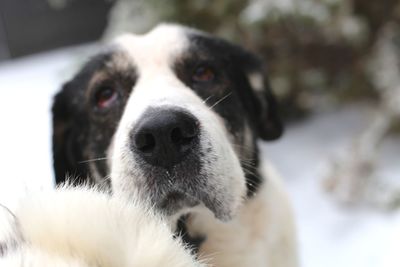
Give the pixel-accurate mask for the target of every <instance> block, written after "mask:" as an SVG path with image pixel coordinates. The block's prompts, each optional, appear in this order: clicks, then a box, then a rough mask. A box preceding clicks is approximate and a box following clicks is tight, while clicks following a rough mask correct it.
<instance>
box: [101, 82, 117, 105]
mask: <svg viewBox="0 0 400 267" xmlns="http://www.w3.org/2000/svg"><path fill="white" fill-rule="evenodd" d="M117 96H118V93H117V90H116V89H114V88H113V87H107V86H105V87H101V88H99V89H98V90H97V92H96V94H95V103H96V107H97V108H99V109H105V108H109V107H111V106H112V105H113V104H114V102H115V101H116V100H117Z"/></svg>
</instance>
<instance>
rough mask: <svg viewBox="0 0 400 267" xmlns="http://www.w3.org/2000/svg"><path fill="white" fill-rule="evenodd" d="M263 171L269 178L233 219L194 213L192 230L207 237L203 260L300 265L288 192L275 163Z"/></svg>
mask: <svg viewBox="0 0 400 267" xmlns="http://www.w3.org/2000/svg"><path fill="white" fill-rule="evenodd" d="M261 171H262V174H263V176H264V177H266V178H267V181H266V182H265V183H264V184H263V185H262V187H261V188H259V189H258V190H259V191H258V193H257V195H256V196H254V197H253V198H252V199H250V200H248V201H247V202H246V205H244V206H243V207H242V208H241V209H240V211H239V214H238V216H236V217H235V218H234V219H233V220H231V221H229V222H227V223H223V222H220V221H217V220H215V218H213V216H212V214H210V213H209V212H208V213H205V212H204V211H202V212H201V213H198V214H197V213H193V214H192V215H191V217H190V219H189V223H188V229H191V230H190V231H189V233H190V234H192V235H195V236H196V235H200V236H201V235H206V236H207V239H206V241H205V243H204V244H203V245H202V246H201V248H200V251H199V255H200V259H201V258H202V257H203V256H204V257H206V258H208V259H210V261H209V262H210V264H211V265H212V266H218V267H244V266H252V267H262V266H264V267H295V266H297V263H298V261H297V250H296V247H297V244H296V239H295V236H296V234H295V227H294V224H293V217H292V210H291V206H290V204H289V202H288V198H287V195H286V192H285V191H284V189H283V185H282V183H281V181H280V177H279V176H278V174H277V173H276V172H275V170H274V169H273V168H272V166H269V165H267V164H264V166H262V169H261ZM209 255H212V257H210V256H209Z"/></svg>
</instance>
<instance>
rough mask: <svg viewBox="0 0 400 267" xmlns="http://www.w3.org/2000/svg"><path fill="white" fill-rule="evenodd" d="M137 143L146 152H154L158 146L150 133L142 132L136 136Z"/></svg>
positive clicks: (138, 147) (137, 146)
mask: <svg viewBox="0 0 400 267" xmlns="http://www.w3.org/2000/svg"><path fill="white" fill-rule="evenodd" d="M135 145H136V148H137V149H139V150H140V151H142V152H144V153H148V152H152V151H153V150H154V148H155V147H156V139H155V138H154V136H153V135H152V134H150V133H140V134H138V135H137V136H136V140H135Z"/></svg>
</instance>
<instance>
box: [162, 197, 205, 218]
mask: <svg viewBox="0 0 400 267" xmlns="http://www.w3.org/2000/svg"><path fill="white" fill-rule="evenodd" d="M199 204H200V200H198V199H196V198H194V197H193V196H190V195H188V194H187V193H185V192H182V191H171V192H168V193H167V194H166V195H165V197H162V198H161V199H160V200H159V201H157V203H156V207H157V208H158V209H159V210H161V211H163V213H164V214H165V215H167V216H173V215H175V214H177V213H179V212H180V211H182V210H185V209H190V208H193V207H195V206H197V205H199Z"/></svg>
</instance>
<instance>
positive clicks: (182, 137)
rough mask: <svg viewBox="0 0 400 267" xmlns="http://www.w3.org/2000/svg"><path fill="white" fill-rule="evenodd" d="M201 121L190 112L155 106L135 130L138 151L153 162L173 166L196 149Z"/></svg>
mask: <svg viewBox="0 0 400 267" xmlns="http://www.w3.org/2000/svg"><path fill="white" fill-rule="evenodd" d="M198 135H199V121H198V120H197V119H196V118H195V117H194V116H193V115H192V114H190V113H189V112H186V111H182V110H176V109H155V110H154V109H152V110H148V111H146V112H145V113H144V115H143V116H142V118H141V119H140V120H139V122H138V123H137V125H136V126H135V127H134V130H133V133H132V135H131V136H132V137H131V139H132V146H133V148H134V151H135V153H137V154H139V155H140V156H142V158H143V159H144V160H145V161H146V162H147V163H149V164H151V165H155V166H161V167H164V168H167V169H168V168H170V167H172V166H174V165H175V164H177V163H179V162H181V161H182V160H183V159H184V157H185V156H186V155H187V154H188V153H190V152H191V151H192V150H193V147H194V146H195V144H196V143H197V140H198Z"/></svg>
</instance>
